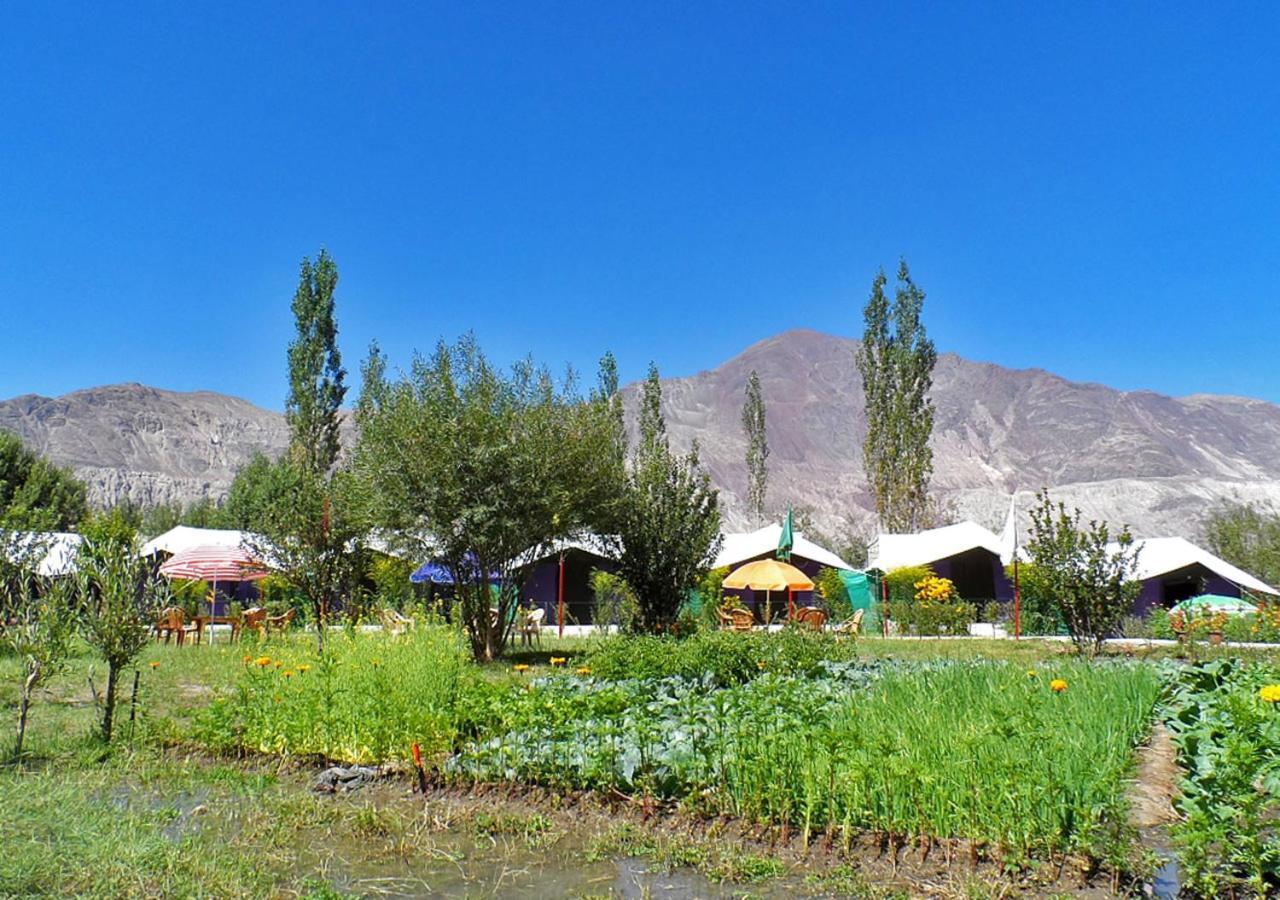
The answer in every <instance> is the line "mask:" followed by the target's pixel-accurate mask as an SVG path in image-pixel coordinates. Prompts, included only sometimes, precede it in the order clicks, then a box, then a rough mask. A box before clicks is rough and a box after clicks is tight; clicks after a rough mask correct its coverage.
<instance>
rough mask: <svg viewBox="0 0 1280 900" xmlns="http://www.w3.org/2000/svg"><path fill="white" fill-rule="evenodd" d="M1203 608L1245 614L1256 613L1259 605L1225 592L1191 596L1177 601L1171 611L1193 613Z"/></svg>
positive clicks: (1204, 609)
mask: <svg viewBox="0 0 1280 900" xmlns="http://www.w3.org/2000/svg"><path fill="white" fill-rule="evenodd" d="M1202 610H1203V611H1205V612H1210V613H1219V612H1220V613H1234V614H1238V615H1245V614H1247V613H1256V612H1257V611H1258V607H1256V606H1254V605H1253V604H1252V603H1250V602H1249V601H1247V600H1241V599H1240V598H1239V597H1227V596H1225V595H1223V594H1201V595H1200V596H1198V597H1189V598H1188V599H1186V600H1183V601H1182V602H1181V603H1175V604H1174V605H1173V606H1172V607H1171V608H1170V610H1169V612H1171V613H1175V612H1180V613H1182V614H1183V615H1193V614H1195V613H1196V612H1199V611H1202Z"/></svg>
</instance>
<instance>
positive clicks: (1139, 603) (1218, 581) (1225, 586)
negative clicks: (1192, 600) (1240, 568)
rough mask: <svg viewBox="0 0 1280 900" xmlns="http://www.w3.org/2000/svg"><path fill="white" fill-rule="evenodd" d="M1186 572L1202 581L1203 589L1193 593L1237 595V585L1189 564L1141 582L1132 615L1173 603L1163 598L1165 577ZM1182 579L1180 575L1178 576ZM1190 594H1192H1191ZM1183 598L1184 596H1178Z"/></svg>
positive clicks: (1144, 613)
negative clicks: (1185, 567) (1186, 566)
mask: <svg viewBox="0 0 1280 900" xmlns="http://www.w3.org/2000/svg"><path fill="white" fill-rule="evenodd" d="M1187 572H1190V573H1191V576H1192V577H1194V578H1197V579H1199V580H1201V581H1203V583H1204V590H1203V591H1200V590H1198V589H1197V590H1196V591H1195V593H1196V594H1199V593H1205V594H1222V595H1223V596H1225V597H1239V596H1240V587H1239V585H1237V584H1235V583H1233V582H1230V581H1227V580H1226V579H1225V578H1223V577H1221V576H1220V575H1217V574H1215V573H1214V572H1212V571H1210V570H1209V569H1207V568H1205V567H1204V566H1201V565H1195V566H1189V567H1188V568H1187V570H1179V571H1178V572H1177V573H1170V572H1165V573H1163V574H1160V575H1157V576H1155V577H1154V578H1148V579H1146V580H1145V581H1143V582H1142V590H1141V592H1139V594H1138V599H1137V600H1135V601H1134V603H1133V611H1134V615H1138V616H1145V615H1148V614H1150V613H1151V612H1153V611H1155V610H1157V609H1168V608H1169V607H1170V606H1172V605H1173V603H1172V602H1169V601H1168V600H1167V599H1166V598H1165V579H1167V578H1169V577H1170V575H1177V576H1184V575H1185V574H1186V573H1187ZM1178 580H1179V581H1183V580H1184V579H1183V578H1182V577H1179V578H1178ZM1191 596H1194V594H1193V595H1191ZM1180 599H1185V598H1180Z"/></svg>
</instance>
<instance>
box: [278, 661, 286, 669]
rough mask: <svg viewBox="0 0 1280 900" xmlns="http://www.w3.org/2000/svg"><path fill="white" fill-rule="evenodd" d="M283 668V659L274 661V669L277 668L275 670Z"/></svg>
mask: <svg viewBox="0 0 1280 900" xmlns="http://www.w3.org/2000/svg"><path fill="white" fill-rule="evenodd" d="M283 667H284V660H283V659H277V660H276V668H277V669H280V668H283Z"/></svg>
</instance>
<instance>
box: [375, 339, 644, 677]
mask: <svg viewBox="0 0 1280 900" xmlns="http://www.w3.org/2000/svg"><path fill="white" fill-rule="evenodd" d="M364 373H365V379H364V385H363V388H362V396H361V398H360V403H359V405H358V406H357V422H358V424H359V426H360V442H359V445H358V446H357V450H356V454H355V464H356V471H357V473H358V475H359V477H360V479H361V481H362V483H363V484H364V485H365V493H366V495H367V497H368V499H369V502H370V504H371V508H372V511H373V516H374V519H375V521H376V524H378V525H381V526H383V527H385V528H386V529H388V530H389V531H393V532H397V533H399V534H401V535H403V536H404V539H405V540H406V541H408V542H411V543H412V545H413V546H411V547H408V548H406V549H411V550H413V551H414V552H415V553H416V554H418V556H419V558H423V559H430V558H435V559H438V560H440V561H441V562H442V563H443V565H444V566H445V567H446V568H447V569H448V570H449V572H450V574H451V576H452V577H453V581H454V587H455V591H456V606H455V610H456V611H457V612H458V613H459V614H460V615H461V618H462V622H463V624H464V625H465V627H466V630H467V634H468V636H469V638H470V641H471V648H472V651H473V653H474V655H475V656H476V658H477V659H481V660H489V659H494V658H495V657H497V656H499V655H500V654H501V653H502V651H503V648H504V646H505V644H506V640H507V637H508V636H509V633H510V630H511V627H512V622H513V618H514V612H515V607H516V604H517V603H518V600H519V594H518V591H519V588H520V586H521V583H522V581H523V577H524V575H525V574H526V570H527V566H528V564H529V563H530V561H532V560H535V559H538V558H541V557H543V556H545V555H546V553H548V552H550V551H551V549H552V547H553V545H554V543H555V542H556V541H558V540H561V539H563V538H565V537H568V536H569V535H571V534H573V533H575V532H577V531H581V530H583V529H586V528H590V527H592V526H594V525H595V524H596V522H598V521H599V518H600V515H601V510H602V509H607V508H608V507H609V505H610V504H611V503H612V502H613V500H614V498H615V497H616V495H617V492H618V487H619V486H618V479H619V477H620V475H619V474H618V473H617V472H616V470H615V468H614V464H613V462H612V460H613V458H614V454H613V451H612V444H613V441H614V439H615V434H614V427H613V418H612V416H611V414H610V406H609V404H607V403H600V402H590V401H588V400H584V399H583V398H582V397H580V396H579V395H578V394H577V392H576V389H575V386H574V383H573V381H572V378H566V379H565V380H564V381H562V382H557V381H556V380H555V379H553V378H552V377H551V375H550V373H549V372H548V371H547V370H546V369H545V368H542V367H538V366H535V365H534V364H533V363H532V362H530V361H523V362H521V363H519V364H517V365H515V366H514V367H512V368H511V369H510V370H509V371H504V370H502V369H499V368H498V367H496V366H494V365H493V364H492V363H490V362H489V360H488V359H487V358H486V357H485V355H484V353H483V352H482V351H481V349H480V347H479V346H478V345H477V344H476V342H475V339H474V338H473V337H470V336H468V337H465V338H463V339H462V340H461V341H459V342H458V343H457V344H455V345H453V346H449V345H447V344H444V343H441V344H440V345H439V346H438V347H437V348H436V351H435V353H434V354H433V355H432V356H431V357H429V358H426V359H424V358H418V359H415V361H414V363H413V366H412V369H411V371H410V373H409V374H408V375H407V376H404V377H401V378H399V379H397V380H391V379H389V378H388V377H387V375H386V364H385V361H384V360H383V359H382V356H381V354H380V353H379V352H377V350H376V348H375V350H374V351H373V353H372V354H371V358H370V360H369V361H368V362H367V363H366V364H365V366H364ZM491 585H492V587H491ZM492 608H496V613H497V614H496V615H491V613H490V610H491V609H492Z"/></svg>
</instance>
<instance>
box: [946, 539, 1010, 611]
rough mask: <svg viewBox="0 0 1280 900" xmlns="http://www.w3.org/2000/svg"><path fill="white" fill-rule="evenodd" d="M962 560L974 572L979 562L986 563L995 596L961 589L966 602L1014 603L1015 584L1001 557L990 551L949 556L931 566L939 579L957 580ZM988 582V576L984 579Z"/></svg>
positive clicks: (976, 550)
mask: <svg viewBox="0 0 1280 900" xmlns="http://www.w3.org/2000/svg"><path fill="white" fill-rule="evenodd" d="M962 559H963V560H964V563H965V564H966V567H967V568H969V569H970V571H971V572H972V568H973V566H974V565H975V564H976V563H977V562H978V561H979V560H981V561H983V562H985V564H986V565H988V566H989V567H990V571H991V574H990V579H991V586H992V590H993V591H994V593H993V594H990V593H989V594H982V593H978V592H974V591H973V590H969V591H968V592H966V591H965V590H963V589H961V591H960V596H961V597H962V598H963V599H965V600H996V601H998V602H1000V603H1011V602H1013V582H1011V581H1010V580H1009V577H1008V576H1007V575H1005V572H1004V566H1003V565H1002V564H1001V562H1000V557H998V556H996V554H994V553H992V552H990V551H989V550H981V549H975V550H970V551H967V552H966V553H963V554H957V555H956V556H949V557H947V558H946V559H940V560H937V561H936V562H932V563H930V564H929V566H930V568H932V569H933V572H934V574H935V575H937V576H938V577H939V578H950V579H953V580H956V575H957V572H956V570H957V568H958V567H959V566H960V565H961V561H962ZM982 580H983V582H984V583H985V581H986V576H983V578H982ZM970 594H972V596H969V595H970Z"/></svg>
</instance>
